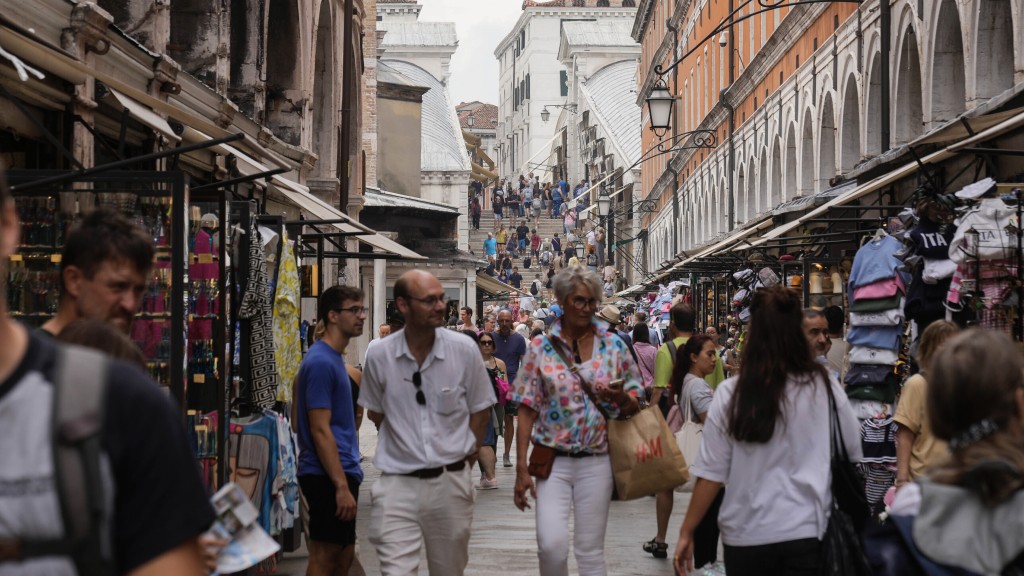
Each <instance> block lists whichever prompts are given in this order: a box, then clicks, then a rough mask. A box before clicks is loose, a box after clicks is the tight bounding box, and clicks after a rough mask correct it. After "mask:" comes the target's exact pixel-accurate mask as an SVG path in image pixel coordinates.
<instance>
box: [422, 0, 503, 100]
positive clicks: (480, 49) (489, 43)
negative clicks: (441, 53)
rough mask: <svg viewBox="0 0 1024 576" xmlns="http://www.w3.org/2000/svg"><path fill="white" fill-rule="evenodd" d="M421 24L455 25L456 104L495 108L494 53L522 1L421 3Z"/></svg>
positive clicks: (452, 87) (453, 82) (453, 84)
mask: <svg viewBox="0 0 1024 576" xmlns="http://www.w3.org/2000/svg"><path fill="white" fill-rule="evenodd" d="M420 4H422V5H423V10H422V11H421V12H420V21H422V22H455V27H456V31H457V32H458V35H459V49H458V50H457V51H456V52H455V56H454V57H453V58H452V65H451V72H452V77H451V84H450V85H449V86H448V90H449V91H450V92H451V95H452V100H454V101H455V102H454V103H455V104H458V103H459V102H471V101H473V100H479V101H481V102H486V103H488V104H494V105H497V104H498V60H497V59H495V58H494V49H495V48H496V47H497V46H498V42H501V39H502V38H504V37H505V35H507V34H508V33H509V32H511V31H512V27H513V26H515V23H516V21H517V20H518V19H519V15H520V14H521V13H522V6H523V1H522V0H420Z"/></svg>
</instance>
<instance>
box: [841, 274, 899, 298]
mask: <svg viewBox="0 0 1024 576" xmlns="http://www.w3.org/2000/svg"><path fill="white" fill-rule="evenodd" d="M897 292H899V293H900V294H906V292H907V290H906V288H904V286H903V280H902V279H901V278H900V275H899V274H897V275H896V276H894V277H892V278H887V279H885V280H879V281H878V282H872V283H871V284H867V285H865V286H861V287H860V288H857V289H856V290H854V291H853V299H854V300H875V299H881V298H892V297H893V296H895V295H896V293H897Z"/></svg>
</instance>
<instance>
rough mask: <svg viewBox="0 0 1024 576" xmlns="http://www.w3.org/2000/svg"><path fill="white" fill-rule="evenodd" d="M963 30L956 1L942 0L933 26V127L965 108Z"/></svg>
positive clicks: (930, 114)
mask: <svg viewBox="0 0 1024 576" xmlns="http://www.w3.org/2000/svg"><path fill="white" fill-rule="evenodd" d="M965 69H966V62H965V61H964V42H963V32H962V29H961V27H960V13H959V12H958V11H957V3H956V0H942V3H941V4H940V5H939V8H938V10H937V17H936V21H935V25H934V26H933V27H932V73H931V77H932V86H931V94H930V96H931V108H930V110H929V116H930V120H931V126H932V127H935V126H938V125H939V124H941V123H943V122H946V121H948V120H952V119H953V118H956V117H957V116H959V115H960V114H961V113H963V111H964V110H965V109H966V105H967V104H966V101H967V94H966V88H965V77H964V71H965Z"/></svg>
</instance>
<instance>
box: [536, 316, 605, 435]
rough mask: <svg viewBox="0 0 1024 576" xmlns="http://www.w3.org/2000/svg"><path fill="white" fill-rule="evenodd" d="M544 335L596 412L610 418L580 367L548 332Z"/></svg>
mask: <svg viewBox="0 0 1024 576" xmlns="http://www.w3.org/2000/svg"><path fill="white" fill-rule="evenodd" d="M544 337H545V338H547V339H548V343H549V344H551V349H552V350H554V351H555V354H558V357H559V358H561V359H562V362H565V365H566V366H568V367H569V372H571V373H572V375H573V376H575V377H576V378H577V379H578V380H579V381H580V386H582V387H583V391H584V392H586V393H587V397H588V398H590V401H591V402H593V403H594V406H596V407H597V410H598V412H600V413H601V415H602V416H604V418H605V420H612V419H613V418H611V417H610V416H608V413H607V412H605V409H604V408H602V407H601V403H600V402H598V400H597V396H595V395H594V390H593V389H592V388H591V387H590V382H587V379H586V378H584V377H583V375H582V374H580V369H579V367H578V366H577V365H576V363H575V362H573V361H571V360H569V357H568V356H566V355H565V352H564V351H563V350H562V347H561V346H559V345H558V344H557V343H556V342H555V341H554V340H552V339H551V335H550V334H545V335H544Z"/></svg>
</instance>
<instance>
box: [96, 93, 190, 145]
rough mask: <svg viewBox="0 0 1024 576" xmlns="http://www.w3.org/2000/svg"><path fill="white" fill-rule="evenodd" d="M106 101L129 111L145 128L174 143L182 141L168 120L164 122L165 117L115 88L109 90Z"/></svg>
mask: <svg viewBox="0 0 1024 576" xmlns="http://www.w3.org/2000/svg"><path fill="white" fill-rule="evenodd" d="M106 99H107V100H109V101H111V104H112V105H113V106H115V107H120V108H122V109H124V110H127V111H128V114H129V115H131V117H132V118H135V119H136V120H138V121H139V123H141V124H143V125H144V126H148V127H150V128H152V129H153V130H155V131H157V132H158V133H160V134H162V135H163V136H164V137H165V138H167V139H168V140H170V141H172V142H180V141H181V137H180V136H178V135H177V134H175V133H174V130H172V129H171V125H170V124H168V123H167V120H164V119H163V117H161V116H160V115H159V114H157V113H156V112H154V111H153V110H151V109H150V108H147V107H145V106H143V105H142V104H140V103H138V102H136V101H135V100H133V99H131V98H129V97H128V96H125V95H124V94H121V93H120V92H118V91H117V90H114V89H113V88H107V95H106Z"/></svg>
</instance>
